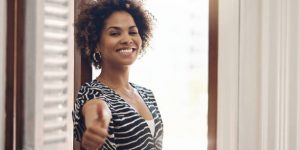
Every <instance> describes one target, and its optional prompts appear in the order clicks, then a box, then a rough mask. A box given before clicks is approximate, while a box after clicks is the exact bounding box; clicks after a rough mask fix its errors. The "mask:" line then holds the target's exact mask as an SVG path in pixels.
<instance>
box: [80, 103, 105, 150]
mask: <svg viewBox="0 0 300 150" xmlns="http://www.w3.org/2000/svg"><path fill="white" fill-rule="evenodd" d="M82 114H83V116H84V118H85V126H86V130H85V131H84V133H83V137H82V146H83V147H84V148H85V149H88V150H97V149H99V148H100V147H102V145H103V144H104V142H105V139H106V137H107V136H108V131H107V130H108V126H109V122H110V119H111V111H110V110H109V108H108V106H107V104H106V103H105V102H104V101H102V100H90V101H88V102H86V103H85V104H84V106H83V108H82Z"/></svg>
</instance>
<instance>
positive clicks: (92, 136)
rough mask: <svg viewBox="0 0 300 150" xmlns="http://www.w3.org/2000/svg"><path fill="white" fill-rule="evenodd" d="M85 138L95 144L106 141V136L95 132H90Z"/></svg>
mask: <svg viewBox="0 0 300 150" xmlns="http://www.w3.org/2000/svg"><path fill="white" fill-rule="evenodd" d="M85 139H86V140H87V141H89V142H91V143H93V145H96V146H99V145H102V144H104V143H105V140H106V138H103V137H101V136H98V135H95V134H89V135H87V136H86V137H85Z"/></svg>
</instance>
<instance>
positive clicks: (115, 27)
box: [105, 26, 137, 30]
mask: <svg viewBox="0 0 300 150" xmlns="http://www.w3.org/2000/svg"><path fill="white" fill-rule="evenodd" d="M132 28H137V26H130V27H129V29H132ZM109 29H116V30H121V29H122V28H120V27H117V26H111V27H108V28H106V29H105V30H109Z"/></svg>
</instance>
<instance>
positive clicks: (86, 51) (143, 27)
mask: <svg viewBox="0 0 300 150" xmlns="http://www.w3.org/2000/svg"><path fill="white" fill-rule="evenodd" d="M116 11H126V12H127V13H129V14H130V15H131V16H132V17H133V19H134V21H135V24H136V26H137V28H138V30H139V34H140V36H141V39H142V50H141V53H144V52H145V48H146V47H147V46H149V41H150V39H151V38H152V24H153V19H154V17H153V15H152V14H151V13H150V12H149V11H147V10H145V9H144V8H143V3H142V1H139V0H97V1H92V2H91V3H88V4H85V5H84V6H82V9H81V11H80V13H79V15H78V16H77V17H78V18H77V21H76V22H75V42H76V44H77V47H78V48H79V49H80V51H81V55H82V56H85V57H86V60H89V62H90V63H91V64H93V65H94V66H95V67H96V68H100V67H101V65H100V63H101V61H100V62H99V61H95V60H94V59H93V55H94V53H95V49H96V47H97V43H98V42H99V39H100V38H101V37H100V36H101V34H100V33H101V32H102V30H103V27H104V25H105V21H106V19H107V18H109V17H110V16H111V15H112V14H113V13H114V12H116Z"/></svg>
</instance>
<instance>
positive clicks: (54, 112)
mask: <svg viewBox="0 0 300 150" xmlns="http://www.w3.org/2000/svg"><path fill="white" fill-rule="evenodd" d="M66 114H67V109H66V108H59V107H56V108H45V110H44V116H45V118H51V117H61V116H64V115H66Z"/></svg>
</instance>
